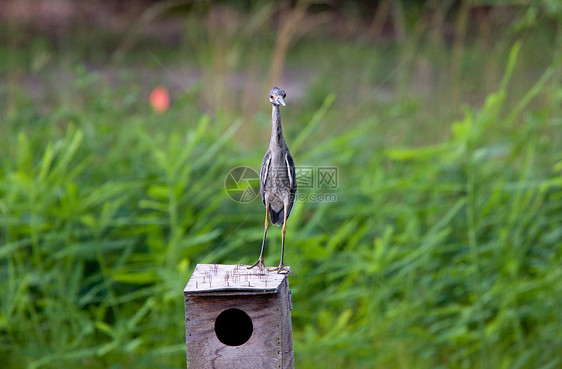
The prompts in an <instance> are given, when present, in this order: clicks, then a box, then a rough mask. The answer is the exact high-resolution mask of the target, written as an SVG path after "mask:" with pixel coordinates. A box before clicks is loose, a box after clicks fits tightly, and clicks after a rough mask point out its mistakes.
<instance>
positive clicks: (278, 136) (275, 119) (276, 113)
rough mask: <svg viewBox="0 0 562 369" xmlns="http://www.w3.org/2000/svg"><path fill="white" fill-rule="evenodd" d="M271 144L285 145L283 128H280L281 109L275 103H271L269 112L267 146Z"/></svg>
mask: <svg viewBox="0 0 562 369" xmlns="http://www.w3.org/2000/svg"><path fill="white" fill-rule="evenodd" d="M271 146H276V147H285V139H284V138H283V129H282V128H281V109H280V108H279V106H277V105H273V110H272V112H271V141H269V147H271Z"/></svg>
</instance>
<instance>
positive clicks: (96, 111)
mask: <svg viewBox="0 0 562 369" xmlns="http://www.w3.org/2000/svg"><path fill="white" fill-rule="evenodd" d="M257 10H259V9H257ZM257 10H255V12H256V13H259V12H258V11H257ZM266 10H267V9H266ZM264 11H265V10H264ZM252 17H258V15H256V14H253V15H252ZM253 19H255V18H253ZM241 23H243V22H241ZM238 26H239V27H242V26H240V25H238ZM254 26H255V27H257V29H261V28H260V26H259V25H254ZM556 26H557V27H560V25H559V24H557V25H556ZM248 27H249V26H248ZM187 28H188V29H189V27H187ZM543 31H544V30H543V29H542V28H541V29H539V30H531V31H529V32H528V33H525V34H522V35H518V34H517V33H515V36H521V37H515V36H514V33H513V32H511V33H510V32H507V31H505V34H502V38H501V42H500V41H498V42H497V44H495V45H494V47H493V48H492V50H489V52H490V54H489V55H490V57H489V58H487V59H485V60H475V58H474V57H473V55H474V54H473V53H474V52H478V51H480V52H481V51H482V50H481V49H480V47H481V46H479V43H478V42H477V41H478V40H477V41H476V42H474V43H472V42H468V43H467V44H466V45H465V48H466V51H465V53H464V54H463V58H462V68H461V69H460V70H461V71H462V73H461V75H460V76H459V77H458V78H460V80H456V81H457V82H456V83H457V84H453V83H452V82H451V81H452V80H454V78H453V77H451V74H450V73H451V69H450V63H451V62H452V58H453V57H452V54H451V50H450V49H449V48H448V47H447V46H446V45H442V46H439V47H441V48H440V49H437V51H439V53H436V52H435V50H436V49H435V48H436V47H437V46H435V45H432V44H431V42H428V40H426V39H422V40H421V41H420V43H419V44H418V45H417V46H416V48H417V49H415V50H414V49H412V48H411V44H410V43H409V42H405V43H404V44H394V43H391V44H390V45H375V46H372V44H369V43H368V40H361V39H358V40H355V41H354V42H348V41H341V40H339V41H337V42H334V43H333V44H331V45H328V46H327V44H326V43H325V41H324V42H323V41H322V35H321V32H320V34H315V33H311V34H310V35H309V37H308V38H304V39H300V40H298V41H297V42H296V44H295V45H294V48H293V49H292V50H293V51H292V52H291V53H289V54H288V55H287V59H286V66H287V68H298V67H302V68H310V64H311V60H314V69H315V70H316V72H317V73H316V74H315V76H314V78H313V80H311V81H310V84H309V85H307V86H306V89H305V91H304V95H303V98H302V99H301V100H300V101H294V100H293V101H291V99H290V97H291V92H290V91H287V93H288V99H287V101H288V103H289V106H288V107H287V108H286V109H285V110H284V112H283V119H284V131H285V134H286V136H287V137H286V138H287V141H288V144H289V146H290V148H291V150H292V153H293V156H294V158H295V162H296V164H297V165H314V166H322V165H335V166H337V167H338V170H339V186H338V188H337V189H335V190H334V193H335V194H336V195H337V202H297V203H296V204H295V207H294V209H293V213H292V214H291V218H290V220H289V222H288V226H287V250H286V261H287V264H290V265H291V266H292V268H293V270H294V271H295V272H296V274H297V275H298V278H291V289H292V292H293V303H294V310H293V311H292V314H293V334H294V347H295V359H296V365H297V367H298V368H313V367H322V368H381V369H382V368H543V369H547V368H556V367H559V366H560V365H562V363H561V359H560V355H559V352H561V351H562V309H561V308H560V306H561V305H562V298H561V296H562V282H560V281H561V280H562V268H560V265H562V226H561V224H562V150H561V148H562V135H561V134H560V132H561V131H560V129H561V123H562V122H561V120H560V100H561V96H562V88H561V87H560V83H559V82H560V68H559V67H560V61H559V59H558V58H559V57H560V51H559V50H558V51H553V50H554V48H553V47H544V48H543V45H550V46H552V45H556V43H560V39H561V38H560V34H559V33H560V32H559V31H558V35H554V36H553V35H552V34H550V33H542V32H543ZM268 35H269V34H268ZM270 36H271V35H269V36H267V35H266V36H264V37H265V38H266V39H267V37H270ZM414 36H415V35H414ZM414 36H412V39H413V40H415V37H414ZM190 37H192V38H190V39H187V38H186V41H185V44H184V48H185V49H182V50H180V51H179V52H178V55H181V54H182V53H185V52H186V50H188V49H189V48H190V47H191V46H193V47H196V48H197V51H198V53H199V54H198V55H200V57H201V58H202V59H201V60H197V61H195V63H199V64H198V66H199V67H200V68H203V74H202V77H201V78H202V81H203V82H201V81H198V82H197V83H196V84H195V85H194V86H193V88H192V89H190V90H189V91H187V92H186V91H181V90H178V91H176V92H175V93H174V103H173V105H172V107H171V109H170V110H169V111H168V112H166V113H165V114H163V115H156V114H154V113H152V112H151V110H150V108H149V106H148V104H147V95H148V92H147V90H146V82H145V81H143V80H141V79H138V78H137V76H136V75H135V68H137V67H138V65H139V64H142V60H145V61H146V63H152V64H153V65H156V68H160V67H159V66H158V63H157V62H156V61H155V59H153V58H151V57H150V56H147V55H146V53H143V52H141V53H139V54H130V55H129V54H127V55H126V57H127V58H133V57H134V56H135V55H136V56H137V57H138V58H139V60H140V61H139V60H136V61H130V60H127V61H126V63H125V64H118V65H117V66H116V67H115V68H116V70H117V73H116V76H117V77H116V82H114V85H113V86H110V85H108V83H107V82H106V80H105V79H104V78H103V76H102V75H101V74H100V73H98V72H96V71H92V70H87V69H86V68H85V67H82V66H80V65H79V66H77V67H76V66H73V67H71V69H70V72H69V75H70V76H71V78H69V81H62V82H61V81H59V80H58V79H57V77H56V74H52V73H51V72H53V70H55V71H56V70H58V69H59V68H61V69H64V70H67V71H68V65H69V64H73V63H69V61H68V60H64V56H60V55H54V56H53V58H54V59H53V60H51V62H48V63H47V64H46V65H45V66H44V67H42V69H40V70H38V71H35V72H34V71H33V68H32V64H33V63H32V61H31V60H33V58H30V60H28V61H25V60H26V58H28V57H29V56H26V55H22V54H21V52H20V51H18V50H15V49H11V48H8V49H7V50H8V51H9V52H10V55H11V57H12V58H13V61H12V64H11V65H9V69H6V70H7V71H8V72H9V73H7V76H8V78H7V83H6V84H3V85H2V86H1V87H0V96H2V99H0V101H1V102H0V108H1V111H2V123H1V126H0V135H1V136H2V137H3V144H2V145H1V146H0V155H1V156H0V219H1V222H0V227H1V228H0V229H1V230H0V242H1V246H0V357H1V358H2V360H3V362H2V367H3V368H4V367H6V368H74V367H83V368H101V367H109V368H129V367H131V368H132V367H135V368H138V367H141V368H154V367H158V368H172V367H174V368H178V367H183V366H184V365H185V345H184V342H185V339H184V317H183V314H184V313H183V297H182V289H183V287H184V285H185V283H186V282H187V279H188V277H189V275H190V272H191V270H192V269H193V268H194V267H195V264H196V263H209V262H210V263H240V262H243V263H251V262H253V261H255V258H256V257H257V254H258V252H259V245H260V241H261V237H262V232H263V218H262V217H263V206H262V205H261V203H260V202H259V200H256V201H253V202H251V203H248V204H239V203H235V202H233V201H232V200H230V199H229V198H228V196H227V194H226V192H225V190H224V179H225V177H226V174H227V173H228V171H229V170H230V169H232V168H233V167H235V166H238V165H248V166H252V167H254V168H256V169H257V168H258V166H259V164H260V163H261V159H262V156H263V152H264V151H265V148H266V146H267V139H268V136H269V123H268V120H269V119H270V118H269V109H270V107H269V106H268V104H267V103H265V102H264V103H263V104H259V105H257V107H256V108H255V109H253V108H248V110H245V109H244V108H243V107H240V106H236V104H234V105H233V104H232V102H228V101H226V102H225V101H222V100H220V99H218V101H217V100H216V99H213V96H214V95H213V93H214V92H215V91H217V90H214V89H213V88H215V87H216V86H220V82H221V81H222V82H224V80H221V79H220V78H219V77H217V76H216V74H215V72H216V71H217V68H218V70H220V68H225V70H226V72H233V71H234V72H242V73H247V72H251V71H253V70H254V69H252V68H255V72H256V75H257V76H256V78H260V77H265V75H266V74H267V69H268V68H267V58H268V57H269V56H270V54H271V50H269V51H261V52H258V51H256V50H255V49H252V47H254V46H253V45H252V44H251V43H248V41H246V40H245V39H243V37H242V36H238V37H239V38H238V39H236V42H234V43H233V45H232V46H231V47H232V50H231V52H234V53H238V54H237V55H240V58H242V59H240V60H238V59H236V58H234V60H238V61H237V62H235V63H234V64H232V65H226V66H225V65H223V64H221V63H218V62H217V63H218V64H216V65H215V64H211V65H208V64H207V62H208V61H209V60H211V61H213V60H214V59H213V55H214V54H213V53H214V52H216V51H217V50H216V49H215V47H216V46H213V45H212V44H208V43H206V42H205V40H207V37H212V36H210V35H207V34H206V33H205V32H202V33H201V34H197V35H195V36H194V35H191V36H190ZM193 37H195V39H194V38H193ZM197 37H199V38H197ZM217 37H218V36H217ZM225 37H226V36H225ZM515 38H520V39H521V40H522V42H515V41H514V39H515ZM215 41H217V40H216V39H215ZM223 41H224V40H223ZM262 41H263V40H262ZM407 41H409V40H407ZM190 42H192V43H193V45H191V44H190ZM412 42H413V41H412ZM190 45H191V46H190ZM365 45H371V46H370V47H365ZM37 47H42V46H41V45H39V46H37ZM537 50H539V51H540V52H541V55H542V57H541V58H538V57H537V56H536V53H537ZM344 51H345V52H344ZM252 52H253V54H252ZM340 52H341V53H340ZM226 54H228V52H227V53H226ZM226 54H225V55H226ZM242 55H243V57H242ZM436 55H437V56H436ZM439 55H440V56H439ZM312 56H314V58H313V57H312ZM20 57H22V59H21V60H20V59H19V58H20ZM155 57H156V59H157V60H161V61H164V62H165V65H166V66H170V68H171V69H170V70H172V71H173V70H175V69H173V68H174V66H177V65H181V64H180V63H181V62H180V61H177V60H176V59H175V58H174V56H173V55H160V54H157V55H155ZM127 58H126V59H127ZM206 58H209V59H206ZM225 58H227V59H228V55H227V56H225ZM244 58H248V59H249V60H244ZM404 58H405V60H406V61H405V62H404V63H405V64H404V67H403V68H399V69H398V70H397V71H396V72H395V73H394V74H393V73H392V71H393V69H394V67H395V66H396V65H398V64H399V63H400V61H401V60H404ZM432 58H436V60H432ZM147 60H148V61H147ZM228 60H230V59H228ZM20 62H21V63H20ZM6 63H8V62H6ZM127 63H131V65H133V66H132V67H129V64H127ZM174 63H175V64H174ZM245 65H249V67H248V69H247V70H246V69H244V66H245ZM2 68H5V66H4V65H2ZM428 68H429V69H428ZM428 70H429V72H428ZM481 71H483V72H481ZM29 73H31V74H34V73H35V74H34V75H35V76H36V77H37V78H42V79H43V81H46V82H45V83H47V85H48V86H50V87H52V88H51V90H50V91H54V92H53V93H51V94H44V95H42V96H40V97H39V98H37V97H36V96H35V97H34V95H33V91H28V90H27V89H26V88H25V87H24V85H22V84H20V83H19V82H20V78H21V76H22V75H27V74H29ZM424 73H425V74H424ZM485 73H488V74H485ZM420 74H422V75H421V77H420ZM484 75H486V76H488V77H490V76H491V78H492V80H491V81H490V80H486V78H484ZM386 76H390V77H389V78H388V80H387V81H386V82H385V83H382V84H381V86H380V88H379V89H375V88H376V86H377V85H378V84H379V83H381V81H383V80H384V79H385V77H386ZM418 78H422V82H423V81H425V82H427V83H428V85H427V86H424V87H425V88H427V89H422V90H417V89H414V88H411V87H412V86H414V85H415V84H416V83H417V82H416V81H417V79H418ZM424 78H425V79H424ZM459 81H460V82H459ZM206 82H209V84H206ZM171 87H173V88H178V87H183V86H171ZM281 87H282V86H281ZM246 88H247V89H248V90H250V87H248V86H246ZM373 89H375V92H376V93H374V94H373V95H370V92H371V91H373ZM454 89H457V90H458V91H460V96H461V97H462V100H463V101H458V102H455V98H458V97H455V95H454V93H452V91H453V90H454ZM386 90H390V98H388V99H385V98H384V96H383V97H381V96H382V95H384V93H385V91H386ZM386 93H388V91H386ZM218 96H220V97H221V98H224V97H225V96H224V95H218ZM215 97H216V96H215ZM240 99H242V98H240ZM464 100H467V101H466V102H464ZM469 102H470V104H468V103H469ZM208 111H212V114H210V115H209V113H206V112H208ZM301 191H302V192H303V193H308V192H307V190H301ZM268 240H269V241H268V248H267V251H266V264H267V265H274V264H275V263H276V262H277V261H278V257H279V252H280V246H279V245H280V232H279V231H278V230H277V229H272V230H271V231H270V232H269V235H268Z"/></svg>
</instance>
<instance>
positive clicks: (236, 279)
mask: <svg viewBox="0 0 562 369" xmlns="http://www.w3.org/2000/svg"><path fill="white" fill-rule="evenodd" d="M285 278H288V277H287V275H286V274H279V273H277V272H275V271H271V272H269V271H264V270H260V269H259V268H253V269H248V268H247V266H246V265H241V264H238V265H224V264H197V266H196V267H195V270H194V271H193V274H192V275H191V278H190V279H189V281H188V282H187V285H186V286H185V289H184V291H183V292H184V295H186V296H189V295H205V296H212V295H221V296H224V295H258V294H269V293H277V292H279V288H280V286H281V283H282V282H283V280H284V279H285Z"/></svg>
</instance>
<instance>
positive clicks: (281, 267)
mask: <svg viewBox="0 0 562 369" xmlns="http://www.w3.org/2000/svg"><path fill="white" fill-rule="evenodd" d="M284 208H285V209H284V210H285V214H284V215H283V228H281V260H280V261H279V266H278V267H277V268H274V269H272V270H277V273H279V274H288V273H291V274H292V275H295V273H293V272H292V271H291V268H287V267H285V266H284V265H283V255H284V254H285V230H286V229H287V210H288V208H289V207H288V206H287V204H285V205H284Z"/></svg>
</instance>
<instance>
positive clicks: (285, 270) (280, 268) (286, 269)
mask: <svg viewBox="0 0 562 369" xmlns="http://www.w3.org/2000/svg"><path fill="white" fill-rule="evenodd" d="M268 270H269V271H270V272H275V271H277V274H289V273H291V274H292V275H293V277H296V275H295V273H293V271H292V270H291V268H290V267H286V266H283V264H279V266H278V267H277V268H271V269H268Z"/></svg>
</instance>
